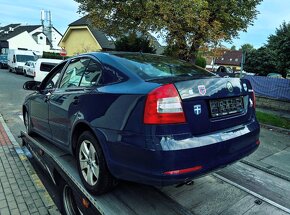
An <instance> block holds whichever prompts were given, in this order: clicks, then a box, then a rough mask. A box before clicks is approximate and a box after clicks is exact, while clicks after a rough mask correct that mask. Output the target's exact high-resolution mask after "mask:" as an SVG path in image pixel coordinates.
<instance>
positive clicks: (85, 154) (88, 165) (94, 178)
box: [79, 140, 100, 186]
mask: <svg viewBox="0 0 290 215" xmlns="http://www.w3.org/2000/svg"><path fill="white" fill-rule="evenodd" d="M79 162H80V168H81V172H82V175H83V177H84V179H85V181H86V182H87V183H88V184H89V185H91V186H94V185H96V184H97V182H98V178H99V173H100V171H99V161H98V157H97V153H96V149H95V147H94V145H93V144H92V143H91V142H90V141H89V140H84V141H82V143H81V146H80V151H79Z"/></svg>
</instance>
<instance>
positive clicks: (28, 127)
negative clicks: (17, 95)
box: [23, 111, 33, 134]
mask: <svg viewBox="0 0 290 215" xmlns="http://www.w3.org/2000/svg"><path fill="white" fill-rule="evenodd" d="M23 120H24V125H25V127H26V132H27V134H32V133H33V132H32V129H31V118H30V115H29V113H28V111H25V112H24V115H23Z"/></svg>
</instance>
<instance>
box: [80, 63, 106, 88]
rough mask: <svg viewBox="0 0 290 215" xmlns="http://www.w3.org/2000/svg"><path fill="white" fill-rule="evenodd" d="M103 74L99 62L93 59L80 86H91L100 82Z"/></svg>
mask: <svg viewBox="0 0 290 215" xmlns="http://www.w3.org/2000/svg"><path fill="white" fill-rule="evenodd" d="M101 74H102V68H101V65H100V64H99V63H97V62H96V61H93V60H91V61H90V64H89V65H88V67H87V68H86V70H85V72H84V75H83V77H82V80H81V83H80V86H81V87H90V86H93V85H95V84H97V83H99V80H100V77H101Z"/></svg>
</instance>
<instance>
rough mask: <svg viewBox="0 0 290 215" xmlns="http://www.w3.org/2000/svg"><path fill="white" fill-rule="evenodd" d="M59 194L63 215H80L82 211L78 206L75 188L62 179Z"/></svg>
mask: <svg viewBox="0 0 290 215" xmlns="http://www.w3.org/2000/svg"><path fill="white" fill-rule="evenodd" d="M58 188H59V194H60V195H59V196H60V197H61V198H60V204H61V205H60V207H61V208H60V211H61V214H63V215H80V214H81V212H80V210H79V209H78V207H77V203H76V199H75V197H74V193H73V190H72V189H71V188H70V186H69V185H68V184H67V183H66V182H65V181H64V180H63V179H60V181H59V184H58Z"/></svg>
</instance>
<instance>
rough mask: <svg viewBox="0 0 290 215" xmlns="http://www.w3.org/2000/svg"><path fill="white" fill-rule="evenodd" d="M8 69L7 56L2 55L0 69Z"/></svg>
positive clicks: (0, 56)
mask: <svg viewBox="0 0 290 215" xmlns="http://www.w3.org/2000/svg"><path fill="white" fill-rule="evenodd" d="M6 68H8V60H7V55H6V54H1V55H0V69H6Z"/></svg>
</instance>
